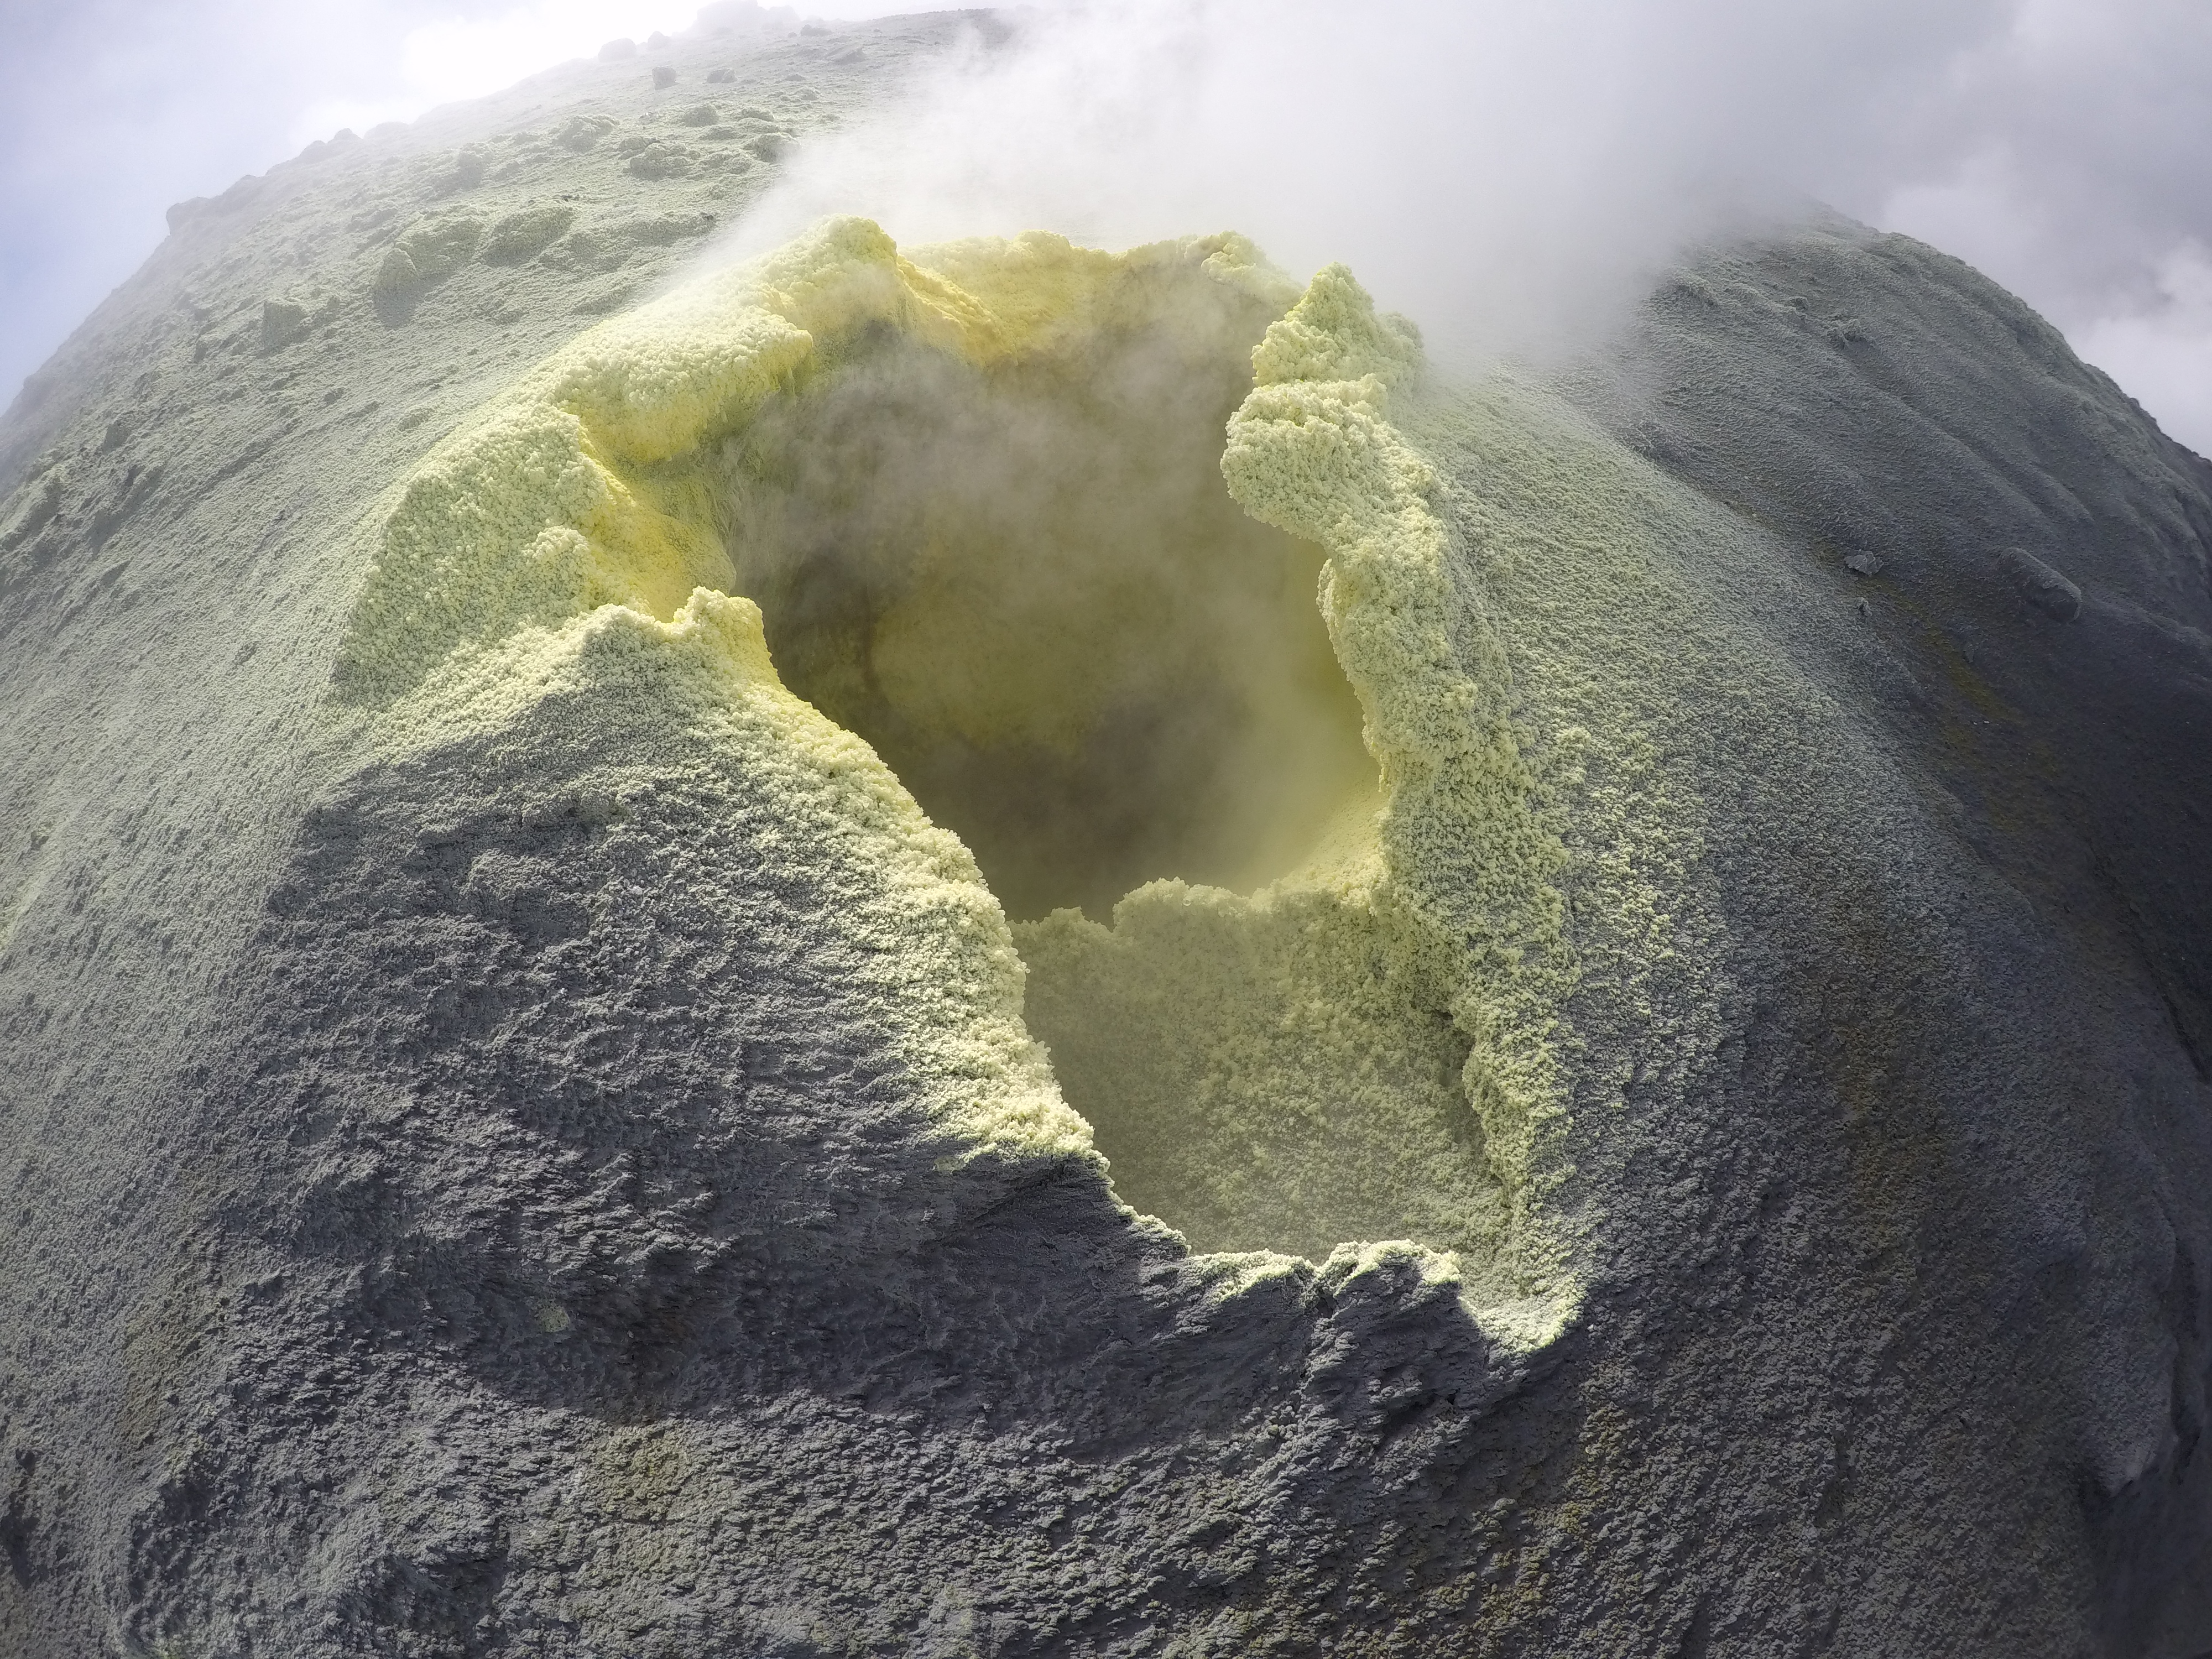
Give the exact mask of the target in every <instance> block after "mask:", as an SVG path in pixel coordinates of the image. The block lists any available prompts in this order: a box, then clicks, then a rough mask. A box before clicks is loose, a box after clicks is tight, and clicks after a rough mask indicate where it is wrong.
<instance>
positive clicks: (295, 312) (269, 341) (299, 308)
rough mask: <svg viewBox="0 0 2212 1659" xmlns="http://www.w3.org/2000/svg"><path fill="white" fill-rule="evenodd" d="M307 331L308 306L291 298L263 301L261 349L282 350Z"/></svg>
mask: <svg viewBox="0 0 2212 1659" xmlns="http://www.w3.org/2000/svg"><path fill="white" fill-rule="evenodd" d="M306 334H307V307H305V306H303V305H299V304H295V302H294V301H290V300H264V301H262V302H261V349H263V350H264V351H282V350H283V349H284V348H285V347H286V346H288V345H290V344H291V343H293V342H294V341H295V340H297V339H301V338H302V337H305V335H306Z"/></svg>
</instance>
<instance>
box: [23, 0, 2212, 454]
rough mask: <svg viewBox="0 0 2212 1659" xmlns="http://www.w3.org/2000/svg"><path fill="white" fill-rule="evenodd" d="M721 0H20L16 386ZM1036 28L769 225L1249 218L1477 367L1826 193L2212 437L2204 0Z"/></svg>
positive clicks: (838, 148)
mask: <svg viewBox="0 0 2212 1659" xmlns="http://www.w3.org/2000/svg"><path fill="white" fill-rule="evenodd" d="M797 3H798V4H799V9H800V10H801V12H802V13H804V14H805V15H824V16H841V15H842V16H861V15H869V14H870V13H872V12H876V11H878V10H880V9H883V8H882V7H881V5H880V4H879V3H878V4H873V5H871V4H867V3H848V0H812V3H808V0H797ZM696 4H697V0H315V3H307V0H163V3H149V0H68V3H61V0H0V7H4V11H0V21H4V24H5V27H4V30H0V39H4V40H5V42H6V47H5V51H4V52H0V396H7V395H11V394H12V392H13V389H14V387H15V384H16V383H17V382H18V381H20V380H21V377H22V376H23V375H24V374H26V373H27V372H28V371H29V370H30V369H32V368H35V367H36V366H37V365H38V364H39V363H40V362H42V361H43V360H44V359H45V358H46V356H47V355H48V354H49V353H50V352H51V351H52V349H54V347H55V346H56V345H58V343H60V341H61V339H62V338H63V337H64V336H65V335H66V334H67V333H68V332H69V331H70V329H71V328H72V327H74V326H75V325H76V323H77V322H78V321H79V320H80V319H82V317H83V315H84V313H86V312H88V310H89V309H90V308H91V307H92V306H93V305H94V304H95V303H97V301H99V299H100V296H101V295H103V294H105V293H106V291H107V290H108V289H111V288H112V287H113V286H114V285H115V284H116V283H118V282H120V281H121V280H122V279H123V278H124V277H125V276H127V275H128V274H129V273H130V272H131V270H132V269H134V268H135V267H136V266H137V264H138V263H139V262H140V261H141V260H142V259H143V258H144V257H145V256H146V254H147V253H148V252H149V251H150V249H151V248H152V247H153V246H154V245H155V243H156V242H157V241H159V240H160V239H161V235H162V234H164V230H165V226H164V223H163V220H162V210H163V209H164V208H165V207H166V206H167V204H169V203H171V202H173V201H176V200H179V199H180V198H182V197H187V196H195V195H208V194H212V193H214V192H215V191H219V190H221V189H222V188H223V187H224V186H225V185H228V184H229V183H230V182H231V180H232V179H234V178H236V177H237V176H238V175H240V173H246V172H258V171H259V170H261V169H263V168H265V167H268V166H269V165H270V164H271V163H273V162H275V161H279V160H282V159H283V158H284V157H285V156H288V155H292V154H294V153H295V152H296V151H297V150H298V149H299V148H300V146H301V144H302V143H305V142H307V140H308V139H310V138H313V137H327V136H328V135H329V134H330V133H331V131H335V130H336V129H337V127H339V126H342V125H349V126H353V127H355V128H356V130H359V129H361V128H363V127H365V126H367V125H370V124H373V123H374V122H375V121H378V120H382V119H387V118H404V117H408V116H411V115H413V114H416V113H418V112H420V111H422V109H425V108H428V107H429V106H432V105H434V104H436V103H440V102H443V101H447V100H450V99H453V98H457V97H465V96H469V95H471V94H477V93H480V92H485V91H489V90H492V89H494V88H497V87H500V86H502V85H505V84H507V83H508V82H512V81H513V80H515V79H518V78H520V76H523V75H526V74H528V73H530V72H532V70H537V69H540V68H544V67H545V66H547V65H549V64H553V63H556V62H559V61H561V60H562V59H563V58H571V57H575V56H580V55H583V54H586V53H588V52H592V51H593V50H595V49H596V48H597V46H599V44H600V43H601V42H602V41H605V40H609V39H611V38H614V37H616V36H617V35H630V36H634V37H635V38H638V39H643V38H644V37H645V36H646V35H647V34H648V33H652V32H653V30H655V29H662V30H666V31H668V32H670V33H673V32H675V31H676V30H678V29H679V28H681V27H684V26H685V25H686V24H688V22H689V21H690V17H691V15H692V13H693V12H694V10H695V9H696ZM894 9H927V8H921V7H903V8H896V7H895V8H894ZM1036 37H1037V41H1036V46H1034V47H1033V48H1031V49H1030V50H1029V51H1027V52H1024V53H1015V54H1006V53H999V54H993V55H991V56H990V57H989V58H987V59H984V58H977V59H975V60H974V61H967V60H956V61H954V62H951V63H950V64H947V65H946V66H945V68H944V69H943V70H940V71H939V72H937V73H934V74H933V75H932V76H930V77H928V79H927V82H925V84H924V85H923V86H922V87H921V88H920V90H919V91H918V92H917V93H916V94H915V95H914V96H913V97H911V98H909V99H908V100H905V101H904V102H902V104H901V105H900V106H899V107H898V108H897V109H896V111H895V112H892V113H890V114H889V115H887V116H886V118H884V120H883V121H881V122H879V123H878V124H877V125H875V126H874V127H873V128H872V129H863V130H861V131H857V132H854V133H851V134H848V136H845V137H841V138H840V139H839V140H838V141H837V142H836V143H834V144H830V145H825V146H818V147H817V149H816V153H815V154H814V155H812V156H811V157H809V158H807V159H805V161H803V162H802V163H801V165H800V166H799V167H798V168H797V169H795V171H794V173H793V175H792V177H791V178H790V179H789V180H788V182H787V184H786V185H784V186H783V187H782V188H781V190H780V191H778V193H777V196H776V197H775V200H774V201H772V202H771V203H770V204H768V205H767V207H766V209H765V210H764V211H763V213H762V214H761V215H760V216H758V219H757V223H756V224H755V225H754V226H753V227H752V228H751V229H750V232H749V233H746V234H750V235H751V236H753V237H754V238H756V239H758V238H763V237H766V236H769V235H771V234H778V233H780V231H781V229H782V228H785V227H786V226H787V225H788V224H790V223H792V222H795V221H796V220H798V219H800V218H803V217H805V216H807V215H809V214H811V213H812V212H815V211H819V210H828V209H832V208H843V207H852V208H857V209H860V210H867V211H874V212H878V213H880V214H882V215H883V216H884V217H885V218H886V220H887V221H888V222H890V223H891V228H892V229H893V230H894V231H895V232H896V233H898V234H909V235H913V234H940V233H942V232H945V231H952V230H966V229H999V228H1006V229H1011V228H1017V227H1018V224H1020V223H1022V222H1043V223H1048V224H1051V225H1052V226H1054V228H1061V229H1066V230H1068V231H1070V232H1071V233H1072V234H1078V235H1082V236H1086V237H1090V238H1092V239H1095V240H1103V241H1121V240H1131V239H1133V238H1134V237H1137V236H1142V235H1149V234H1167V233H1169V232H1172V231H1178V230H1197V229H1213V228H1221V227H1223V226H1226V225H1235V226H1237V228H1244V229H1247V230H1249V231H1250V232H1251V233H1252V234H1255V236H1257V237H1258V238H1259V240H1261V243H1262V245H1263V246H1266V247H1267V248H1268V250H1269V251H1270V252H1272V253H1273V254H1274V255H1275V256H1276V257H1277V258H1279V260H1280V261H1281V262H1282V263H1284V264H1285V265H1286V266H1289V267H1291V268H1292V269H1294V270H1302V269H1304V268H1308V267H1310V265H1311V264H1315V263H1317V262H1318V261H1320V260H1322V259H1324V258H1338V257H1341V258H1346V259H1347V260H1349V261H1350V262H1351V263H1352V265H1353V266H1354V268H1355V270H1358V271H1359V273H1360V275H1361V276H1362V277H1363V279H1364V280H1367V281H1368V282H1369V283H1370V286H1373V287H1374V288H1376V290H1377V292H1378V293H1379V294H1381V295H1383V298H1384V299H1386V300H1387V301H1390V302H1392V303H1395V304H1397V305H1400V306H1401V307H1404V308H1406V309H1407V310H1409V311H1411V312H1413V313H1414V314H1415V315H1416V316H1418V317H1419V318H1420V319H1421V320H1422V321H1423V322H1424V324H1425V325H1427V326H1428V327H1429V328H1430V329H1431V332H1432V334H1435V335H1437V337H1439V339H1440V340H1441V341H1442V342H1443V343H1444V344H1445V345H1446V347H1447V349H1449V348H1450V347H1452V346H1453V345H1454V344H1456V345H1457V346H1459V347H1460V348H1462V349H1468V350H1482V349H1493V348H1495V347H1498V346H1500V345H1510V346H1528V345H1529V344H1530V343H1536V344H1539V345H1541V342H1543V341H1544V340H1546V339H1547V338H1559V337H1572V336H1573V335H1574V334H1575V333H1576V331H1577V330H1583V329H1586V328H1587V326H1588V325H1589V320H1590V319H1591V318H1593V317H1595V316H1598V315H1601V314H1602V313H1603V312H1604V309H1605V307H1607V306H1608V305H1612V304H1615V303H1617V302H1618V301H1619V299H1620V296H1621V295H1623V294H1625V293H1627V292H1629V291H1632V289H1633V288H1634V286H1635V284H1636V283H1639V282H1641V281H1642V280H1644V277H1645V276H1648V273H1649V271H1650V270H1651V269H1652V268H1654V267H1655V266H1656V265H1657V264H1662V263H1663V262H1664V260H1665V258H1666V257H1667V254H1668V252H1670V251H1671V250H1672V248H1673V247H1674V246H1677V245H1679V244H1680V241H1681V240H1683V239H1684V238H1686V237H1689V236H1694V235H1697V234H1702V233H1704V232H1706V231H1710V230H1711V229H1714V228H1723V227H1725V226H1727V225H1728V224H1729V223H1731V222H1738V221H1740V220H1741V219H1742V218H1744V217H1745V216H1747V215H1752V214H1755V213H1756V212H1758V211H1759V210H1765V209H1771V208H1773V207H1777V206H1781V205H1784V204H1788V203H1789V202H1790V201H1791V200H1793V199H1794V198H1796V197H1798V196H1801V195H1805V196H1816V197H1820V198H1821V199H1823V200H1826V201H1828V202H1830V203H1832V204H1834V205H1835V206H1837V207H1838V208H1841V209H1843V210H1844V211H1846V212H1849V213H1851V214H1853V215H1855V216H1858V217H1860V218H1863V219H1866V220H1869V221H1870V222H1874V223H1876V224H1880V225H1882V226H1884V227H1887V228H1895V229H1899V230H1904V231H1907V232H1910V233H1911V234H1914V235H1917V236H1920V237H1923V238H1924V239H1925V240H1929V241H1931V242H1933V243H1935V244H1936V245H1937V246H1941V247H1943V248H1945V249H1947V250H1948V251H1949V252H1954V253H1957V254H1959V255H1960V256H1961V257H1963V258H1966V259H1969V260H1971V261H1972V262H1973V263H1974V264H1978V265H1979V266H1980V267H1982V268H1983V269H1984V270H1987V271H1988V272H1989V273H1990V275H1991V276H1995V277H1996V278H1997V280H1999V281H2000V282H2002V283H2005V284H2006V285H2007V286H2008V287H2009V288H2011V289H2014V290H2015V291H2016V292H2018V293H2019V294H2021V295H2022V296H2023V297H2024V298H2026V299H2027V301H2029V302H2030V303H2031V304H2033V305H2034V306H2035V307H2038V308H2039V310H2041V311H2042V312H2044V313H2045V315H2047V316H2049V317H2050V318H2051V320H2052V321H2054V322H2056V323H2057V325H2059V326H2060V327H2061V328H2063V330H2064V331H2066V333H2067V335H2068V337H2069V338H2070V339H2071V340H2072V341H2073V343H2074V344H2075V348H2076V349H2078V350H2080V351H2081V353H2082V355H2083V356H2087V358H2089V359H2090V360H2091V361H2092V362H2096V363H2098V364H2100V366H2101V367H2103V368H2106V369H2107V370H2109V371H2110V372H2112V374H2114V376H2115V377H2116V378H2118V380H2119V381H2120V383H2121V384H2122V385H2123V386H2125V387H2127V388H2128V390H2129V391H2130V392H2133V393H2134V394H2135V395H2136V398H2139V399H2140V400H2141V401H2142V403H2143V404H2145V405H2146V406H2147V407H2148V409H2149V410H2151V411H2152V413H2153V414H2154V415H2156V416H2158V417H2159V419H2160V422H2162V423H2163V424H2164V425H2165V426H2166V428H2167V430H2168V431H2170V432H2172V433H2173V434H2174V435H2176V436H2178V437H2180V438H2181V439H2183V440H2184V441H2186V442H2189V443H2191V445H2193V446H2194V447H2196V448H2197V449H2198V450H2200V451H2212V0H1791V3H1786V4H1780V5H1778V4H1776V3H1774V0H1553V3H1550V4H1547V5H1544V6H1541V7H1540V6H1532V5H1529V4H1528V3H1526V0H1455V3H1449V4H1446V3H1436V0H1370V3H1366V4H1348V3H1323V0H1199V3H1193V0H1093V3H1092V4H1091V6H1090V8H1089V9H1088V10H1087V11H1085V12H1082V13H1076V14H1070V13H1068V12H1066V11H1060V12H1055V13H1054V16H1053V19H1052V21H1051V22H1050V23H1049V26H1048V27H1041V28H1039V29H1038V30H1037V31H1036Z"/></svg>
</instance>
